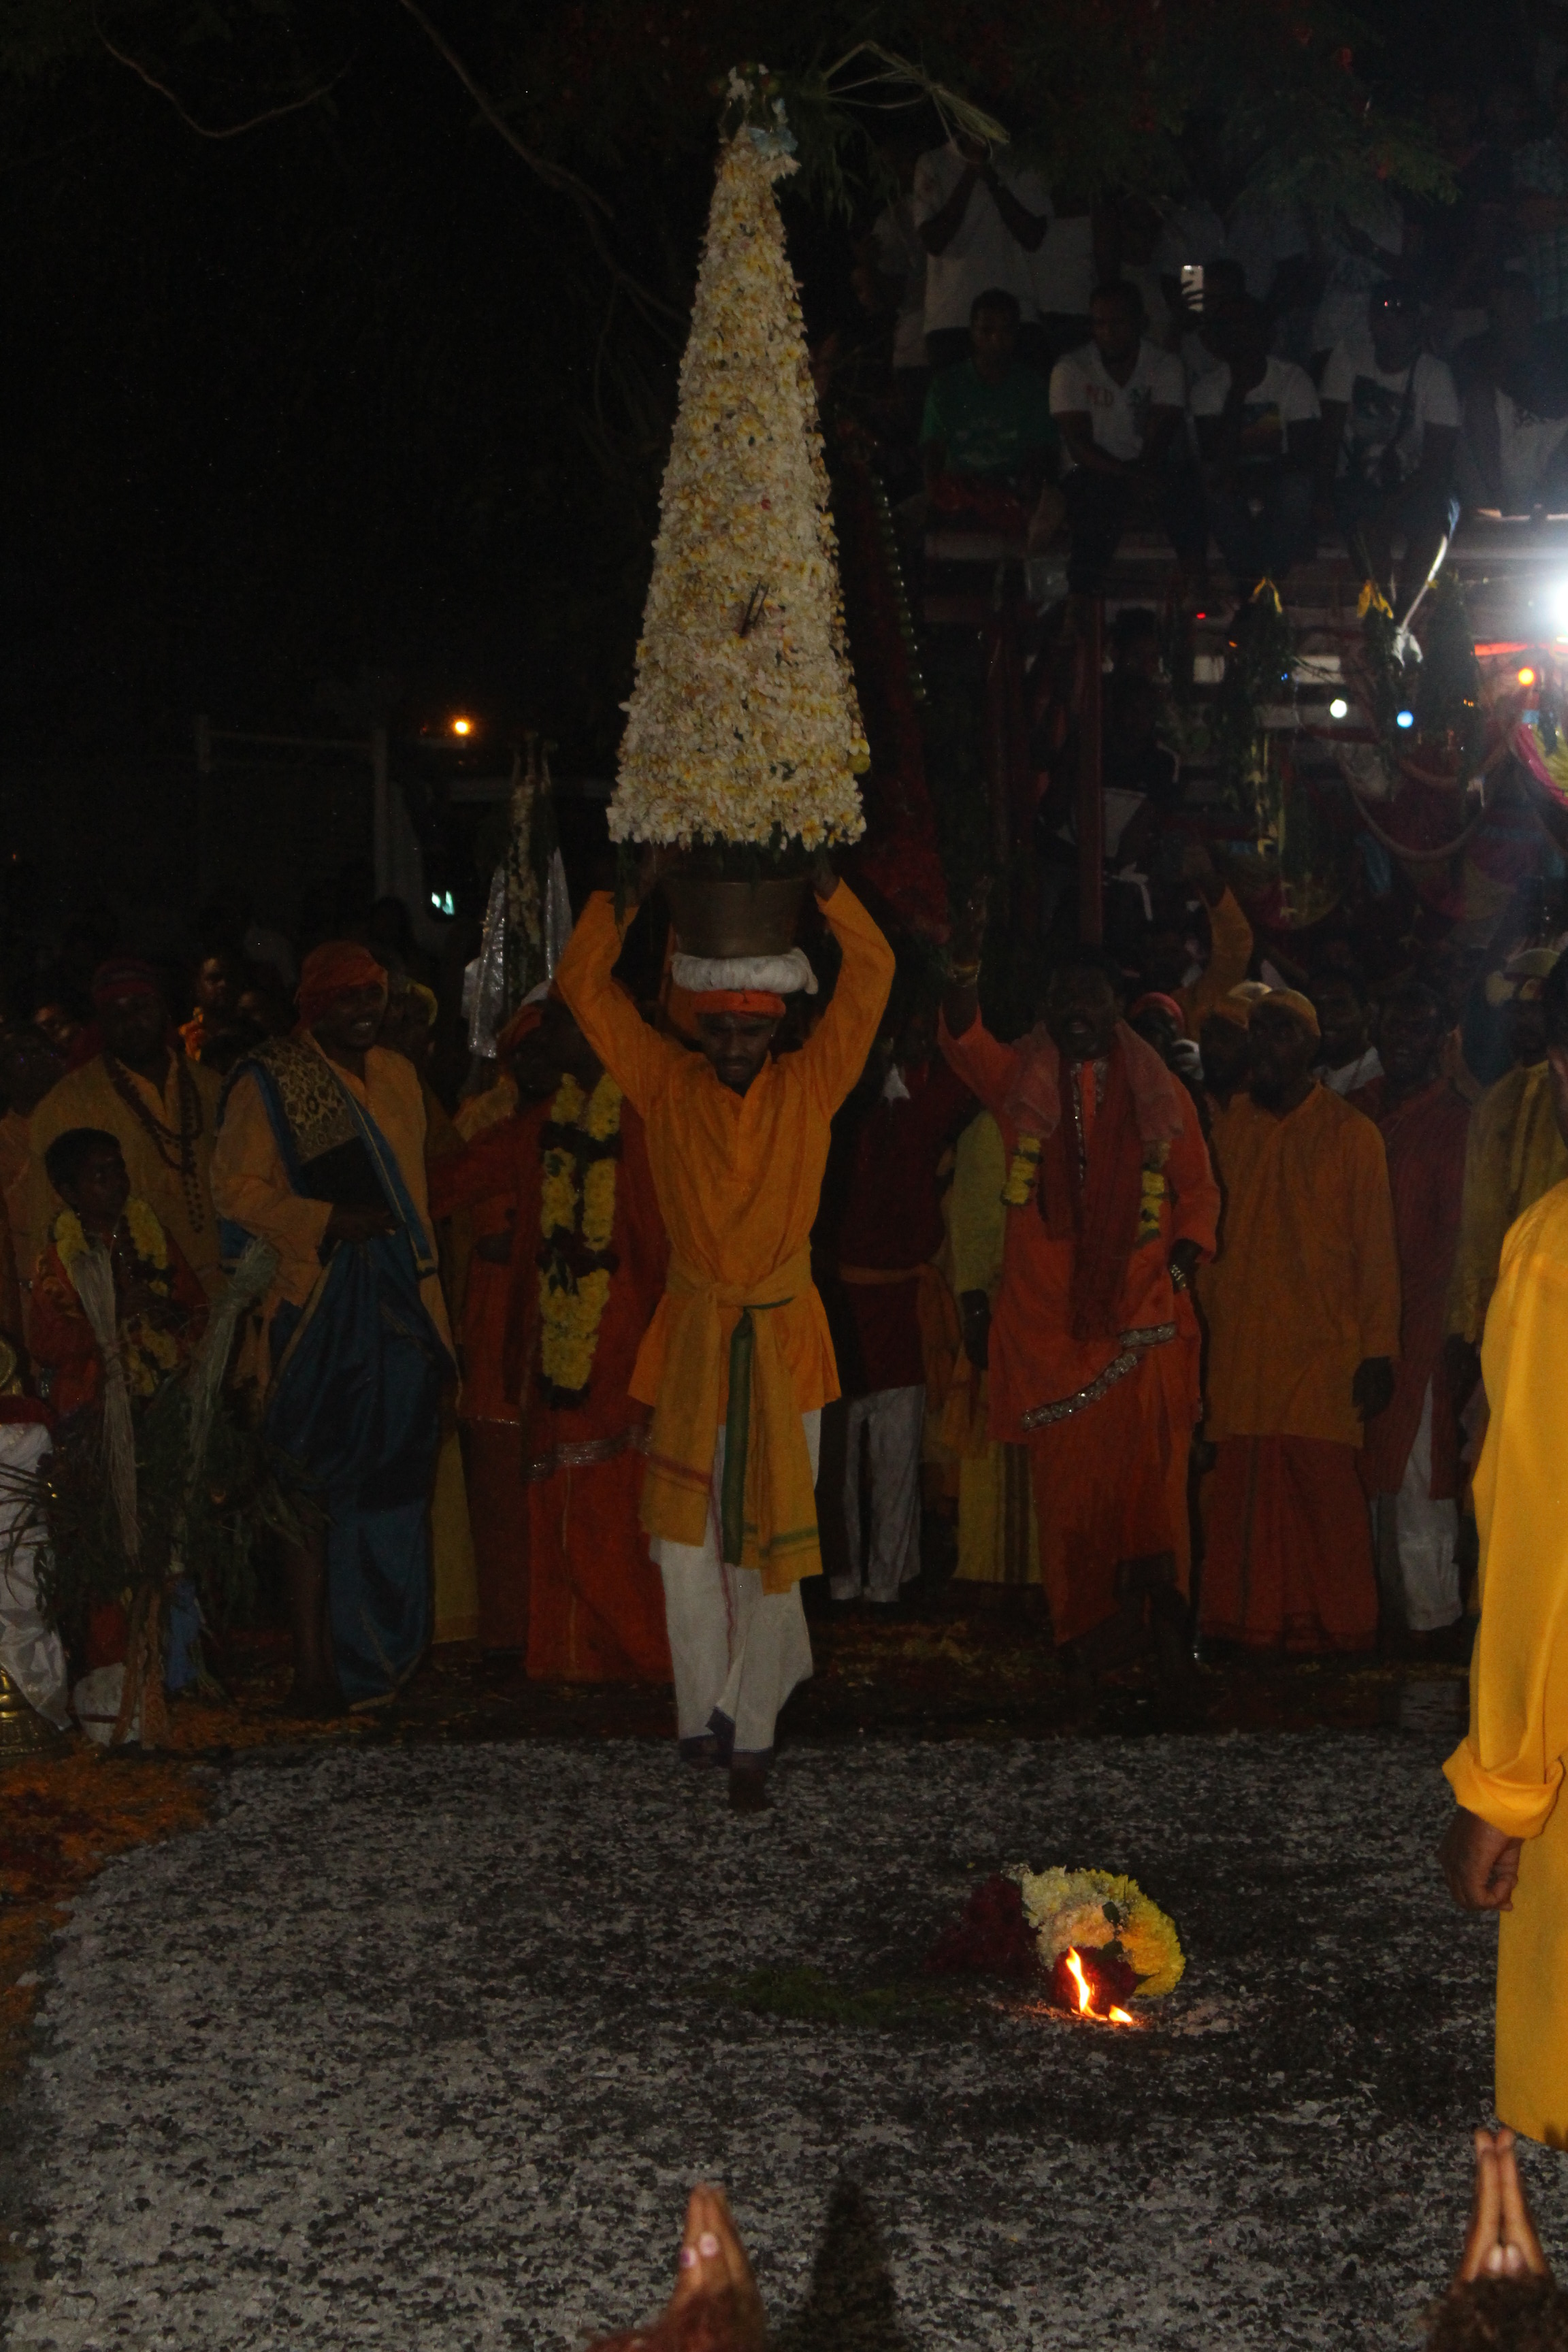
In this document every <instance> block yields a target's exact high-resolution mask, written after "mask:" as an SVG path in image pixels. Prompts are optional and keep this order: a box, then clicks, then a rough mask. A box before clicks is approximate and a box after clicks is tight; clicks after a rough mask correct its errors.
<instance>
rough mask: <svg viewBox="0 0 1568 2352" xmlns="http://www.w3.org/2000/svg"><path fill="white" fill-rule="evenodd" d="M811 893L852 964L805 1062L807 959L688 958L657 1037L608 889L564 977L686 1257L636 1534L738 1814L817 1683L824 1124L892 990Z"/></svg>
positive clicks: (654, 1369) (881, 943)
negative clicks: (779, 1736)
mask: <svg viewBox="0 0 1568 2352" xmlns="http://www.w3.org/2000/svg"><path fill="white" fill-rule="evenodd" d="M648 879H649V881H650V883H651V874H650V876H649V877H648ZM814 881H815V887H816V893H817V898H818V900H819V902H820V904H821V907H822V911H823V914H824V915H825V917H826V920H827V923H828V926H829V928H830V929H832V931H833V932H834V934H835V936H836V937H837V940H838V943H839V946H840V948H841V950H842V951H843V959H844V961H843V966H842V969H841V971H840V972H839V976H838V982H837V988H836V990H835V992H834V995H833V1001H832V1003H831V1004H830V1005H829V1006H828V1008H827V1010H826V1013H824V1014H823V1016H822V1019H821V1020H820V1021H819V1022H818V1023H817V1024H816V1028H815V1029H814V1030H813V1032H812V1034H811V1035H810V1037H809V1038H808V1039H807V1041H806V1043H805V1045H804V1046H802V1047H801V1049H800V1050H799V1051H798V1052H796V1053H787V1054H781V1055H777V1056H773V1054H772V1046H773V1037H774V1034H775V1032H776V1030H777V1028H778V1024H779V1020H780V1018H781V1017H782V1015H783V1013H784V995H783V993H781V990H784V989H788V990H798V989H802V988H805V987H806V986H807V984H808V982H809V984H810V986H811V987H813V988H814V987H815V985H816V982H815V981H814V980H812V979H811V975H810V968H809V966H808V965H807V964H806V961H805V957H804V956H803V955H802V954H801V953H800V951H799V950H794V951H793V952H792V954H791V955H790V956H788V957H777V958H742V959H735V960H733V963H732V964H731V965H723V964H721V965H716V966H714V967H713V968H712V969H711V970H710V971H704V970H702V969H701V968H700V960H699V959H698V958H695V957H687V956H684V955H678V956H677V958H676V959H675V962H674V965H673V966H672V971H673V973H674V977H675V980H676V982H677V983H678V985H679V986H680V987H681V988H683V989H685V990H687V991H688V992H689V993H690V994H691V995H692V997H693V998H694V1003H693V1008H692V1009H693V1012H694V1015H695V1018H696V1023H697V1031H698V1040H699V1045H700V1051H699V1052H697V1053H691V1052H689V1050H688V1049H687V1048H686V1047H685V1046H683V1045H678V1044H677V1043H676V1041H675V1040H674V1039H673V1038H671V1037H668V1036H663V1035H661V1034H658V1032H657V1031H655V1030H653V1029H650V1028H648V1027H647V1025H646V1024H645V1023H644V1022H643V1019H642V1017H641V1015H640V1014H639V1013H638V1012H637V1006H636V1005H635V1004H634V1003H632V1000H631V998H630V997H629V996H627V995H626V993H625V992H624V991H623V990H621V989H620V988H618V987H617V986H616V982H614V981H613V980H612V978H611V976H610V974H611V971H612V968H613V966H614V964H615V962H616V957H617V956H618V954H619V952H620V944H621V934H620V929H619V928H618V926H617V924H616V917H615V911H614V907H613V904H612V901H611V899H610V898H609V897H608V895H607V894H606V893H605V892H603V891H601V892H599V893H597V894H596V895H595V897H594V898H590V900H589V901H588V904H587V906H586V908H584V912H583V915H582V918H581V919H580V920H579V922H578V925H577V928H576V929H575V931H574V933H573V935H572V938H571V940H570V941H569V943H568V945H567V949H566V952H565V954H564V955H563V957H562V960H561V963H560V966H559V969H558V970H557V971H556V975H555V984H556V987H557V988H558V989H559V990H560V992H561V994H562V995H563V997H564V998H565V1000H566V1002H567V1003H568V1004H569V1005H570V1006H571V1008H572V1011H573V1013H574V1014H575V1015H576V1019H577V1023H578V1026H579V1027H580V1028H581V1030H582V1031H583V1034H584V1036H585V1037H586V1038H587V1040H588V1042H589V1044H590V1045H592V1047H593V1049H594V1051H595V1054H597V1055H598V1056H599V1059H600V1060H601V1061H602V1062H603V1063H604V1065H605V1068H606V1069H607V1070H608V1071H609V1073H610V1075H611V1076H612V1077H613V1078H614V1079H615V1081H616V1085H617V1086H618V1087H620V1088H621V1091H622V1092H623V1094H625V1096H626V1098H627V1100H628V1101H629V1102H630V1103H631V1105H632V1107H633V1108H634V1109H635V1110H636V1111H637V1112H638V1114H639V1115H640V1117H641V1118H642V1119H643V1122H644V1125H645V1128H646V1129H647V1152H648V1160H649V1163H650V1166H651V1168H652V1171H653V1181H654V1190H655V1192H657V1194H658V1204H659V1208H660V1210H661V1212H662V1213H663V1216H664V1222H665V1225H666V1228H667V1229H668V1234H669V1240H670V1265H669V1273H668V1282H667V1287H666V1290H665V1294H664V1297H663V1298H662V1299H661V1300H660V1302H659V1305H658V1310H657V1312H656V1313H655V1316H654V1318H653V1321H652V1323H651V1324H650V1326H649V1327H648V1330H647V1336H646V1338H645V1339H644V1340H643V1343H642V1347H641V1349H640V1350H639V1352H638V1356H637V1366H636V1370H634V1372H633V1375H632V1380H631V1390H630V1392H631V1394H632V1395H633V1396H634V1397H636V1398H637V1399H638V1400H639V1402H643V1403H645V1404H650V1405H652V1406H653V1408H654V1420H653V1427H652V1431H651V1433H650V1436H649V1442H648V1454H647V1478H646V1481H645V1483H644V1487H643V1503H642V1523H643V1526H644V1527H645V1528H647V1532H648V1533H649V1535H650V1536H652V1537H653V1538H654V1543H653V1551H654V1556H655V1558H656V1559H657V1560H658V1565H659V1569H660V1572H661V1574H662V1576H663V1579H664V1588H665V1611H666V1619H667V1622H668V1631H669V1647H670V1655H671V1658H672V1661H673V1664H674V1669H675V1695H676V1717H677V1725H678V1729H679V1737H680V1742H681V1748H682V1752H683V1753H684V1754H685V1755H686V1756H687V1757H688V1758H689V1759H690V1760H692V1761H693V1762H700V1761H702V1760H704V1759H710V1760H713V1761H716V1762H728V1763H729V1766H730V1801H731V1804H732V1805H733V1806H734V1807H735V1809H736V1810H737V1811H756V1810H759V1809H760V1808H761V1807H762V1806H763V1805H764V1804H765V1803H766V1802H767V1790H766V1779H765V1776H766V1771H767V1768H768V1765H769V1764H770V1762H771V1761H772V1757H773V1727H774V1723H775V1720H776V1717H777V1715H778V1710H779V1708H780V1707H781V1706H783V1704H784V1700H785V1699H786V1698H787V1697H788V1696H789V1694H790V1692H791V1691H792V1690H793V1689H794V1688H795V1685H796V1684H797V1683H800V1682H803V1681H805V1678H806V1676H807V1675H809V1674H810V1673H811V1643H810V1639H809V1637H808V1635H807V1633H806V1627H805V1612H804V1610H803V1609H802V1607H801V1601H800V1580H801V1579H802V1578H803V1577H806V1576H816V1575H817V1574H818V1573H819V1572H820V1570H821V1566H822V1555H821V1551H820V1549H819V1547H818V1542H817V1532H816V1496H815V1494H814V1492H813V1487H814V1483H815V1479H816V1449H817V1442H818V1437H819V1433H820V1425H821V1408H822V1407H823V1406H824V1405H825V1404H827V1403H830V1402H832V1400H833V1399H834V1398H835V1397H836V1396H837V1394H838V1376H837V1366H836V1364H835V1361H834V1356H833V1346H832V1342H831V1340H830V1339H829V1338H828V1334H827V1318H826V1313H825V1312H824V1309H823V1305H822V1301H821V1299H820V1297H818V1296H817V1292H816V1285H815V1284H814V1283H813V1281H812V1279H811V1228H812V1224H813V1223H814V1221H815V1219H816V1210H817V1202H818V1198H819V1195H820V1193H821V1190H822V1178H823V1171H824V1170H825V1169H826V1165H827V1150H828V1144H829V1141H830V1139H831V1136H830V1122H831V1120H832V1118H833V1114H834V1112H835V1111H836V1110H837V1108H838V1106H839V1105H840V1103H841V1102H843V1100H844V1098H845V1097H846V1096H847V1094H848V1092H849V1089H850V1088H851V1087H852V1086H853V1085H854V1084H855V1082H856V1080H857V1078H858V1076H860V1073H861V1071H862V1069H863V1068H864V1067H865V1064H866V1057H867V1055H868V1053H869V1052H870V1050H871V1046H872V1043H873V1041H874V1040H875V1037H876V1034H877V1024H878V1023H879V1020H880V1019H881V1015H882V1008H883V1006H884V1005H885V1004H886V1003H887V1001H888V992H889V987H890V986H891V983H892V977H893V954H892V950H891V949H890V948H889V946H888V943H887V941H886V940H884V939H883V937H882V935H881V933H880V931H879V929H877V926H876V925H875V923H873V921H872V920H871V918H870V917H869V915H868V914H867V913H866V911H865V909H864V908H863V907H861V906H860V904H859V902H858V900H857V899H856V898H853V897H852V896H851V894H850V892H849V891H848V890H847V889H846V888H845V887H844V886H843V884H842V883H841V882H839V881H838V879H837V876H836V875H835V874H834V872H833V869H832V867H831V866H828V865H827V863H826V860H822V861H821V862H819V865H818V867H817V869H816V875H815V877H814ZM748 966H755V967H756V968H755V969H747V968H746V967H748ZM774 966H777V967H781V969H779V970H776V971H775V970H774V969H773V967H774ZM783 967H788V969H787V970H785V969H783ZM796 967H798V969H796Z"/></svg>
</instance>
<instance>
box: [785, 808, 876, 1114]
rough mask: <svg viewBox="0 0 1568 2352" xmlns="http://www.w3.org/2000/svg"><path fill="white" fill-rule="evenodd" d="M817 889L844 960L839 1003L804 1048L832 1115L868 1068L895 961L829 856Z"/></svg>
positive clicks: (819, 870) (814, 883) (816, 876)
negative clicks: (867, 1062)
mask: <svg viewBox="0 0 1568 2352" xmlns="http://www.w3.org/2000/svg"><path fill="white" fill-rule="evenodd" d="M811 887H812V888H813V889H814V890H815V891H816V897H817V902H818V904H819V905H820V907H821V908H822V911H823V914H824V916H825V918H826V922H827V927H828V929H829V930H831V932H832V933H833V936H834V938H835V939H836V940H837V941H838V945H839V948H840V950H842V952H843V957H844V962H843V965H842V967H841V969H840V971H839V974H838V985H837V988H836V989H835V990H834V992H833V1002H832V1003H831V1004H830V1005H829V1006H828V1008H827V1010H826V1013H824V1014H823V1016H822V1018H821V1020H820V1021H819V1022H818V1023H817V1024H816V1029H815V1031H814V1032H813V1033H812V1035H811V1036H810V1037H809V1038H808V1039H807V1041H806V1044H805V1046H804V1047H803V1049H802V1058H803V1060H804V1061H805V1063H806V1065H807V1066H808V1067H809V1069H810V1071H811V1076H812V1081H813V1083H814V1085H816V1087H818V1088H819V1089H820V1092H821V1095H822V1097H823V1099H824V1101H825V1102H826V1107H827V1108H828V1110H829V1111H830V1112H832V1111H836V1110H837V1108H838V1106H839V1104H840V1103H841V1102H842V1101H843V1100H844V1098H845V1097H846V1095H847V1093H848V1092H849V1089H850V1087H852V1086H853V1085H854V1084H855V1081H856V1079H857V1078H858V1076H859V1075H860V1073H861V1071H862V1070H863V1069H864V1068H865V1066H866V1057H867V1055H868V1054H869V1053H870V1051H871V1048H872V1046H873V1045H874V1044H875V1043H876V1038H877V1024H878V1023H879V1021H880V1020H881V1018H882V1014H883V1013H884V1011H885V1010H886V1007H887V1003H888V995H889V991H890V989H891V988H892V985H893V970H894V957H893V950H892V949H891V948H890V947H889V945H888V942H887V940H885V939H884V938H883V937H882V934H881V932H880V931H879V929H878V928H877V925H876V924H875V923H874V922H873V921H872V919H871V918H870V916H869V915H868V913H867V911H866V909H865V908H864V907H863V906H862V905H861V904H860V901H859V899H858V898H856V896H855V894H854V892H853V891H852V890H849V889H847V887H845V885H844V884H843V883H842V882H840V880H839V879H838V877H837V874H836V873H835V872H834V870H833V866H832V865H831V863H830V861H829V860H828V858H827V857H826V855H824V856H821V857H819V858H818V859H817V861H816V869H815V871H814V872H813V874H812V877H811Z"/></svg>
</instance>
